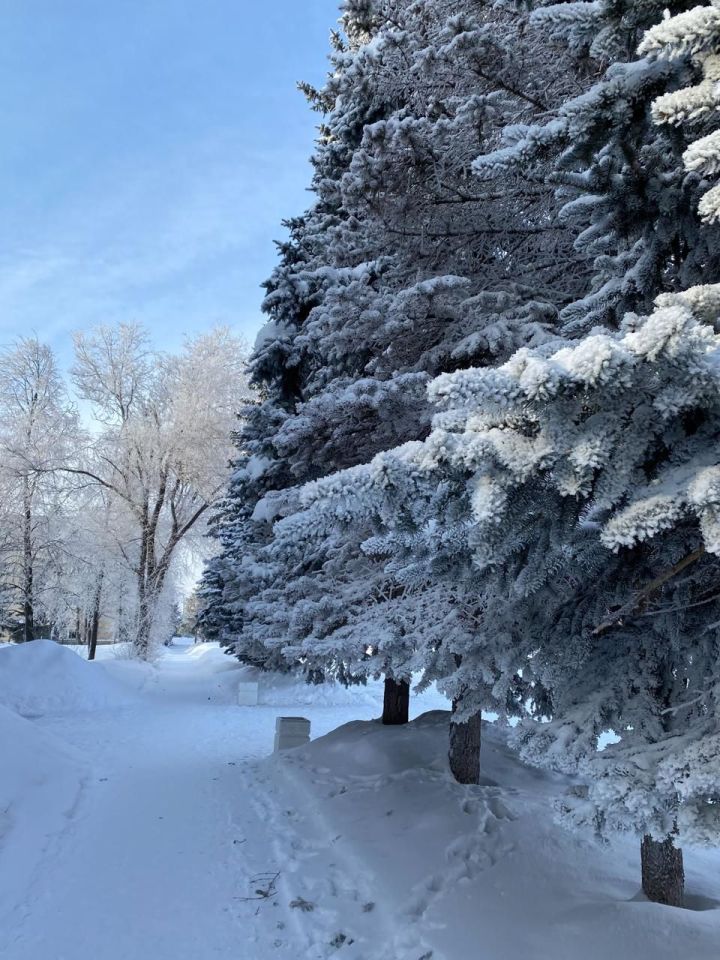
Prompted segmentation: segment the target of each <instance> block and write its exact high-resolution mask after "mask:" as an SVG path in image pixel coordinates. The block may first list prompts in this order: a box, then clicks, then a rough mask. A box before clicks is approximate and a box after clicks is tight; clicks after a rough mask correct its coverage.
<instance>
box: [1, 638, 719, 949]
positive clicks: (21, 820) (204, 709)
mask: <svg viewBox="0 0 720 960" xmlns="http://www.w3.org/2000/svg"><path fill="white" fill-rule="evenodd" d="M36 643H37V642H36ZM37 651H38V648H37V647H36V645H35V644H29V645H26V646H25V647H17V648H13V649H11V650H2V651H1V652H0V671H1V672H0V703H2V704H4V706H0V744H1V745H2V758H1V759H2V767H1V768H0V957H2V958H3V960H136V958H137V960H146V958H147V960H150V958H152V960H211V958H219V960H270V958H273V960H302V958H308V960H321V958H322V960H325V958H331V957H332V958H334V957H338V958H339V960H466V958H467V960H470V958H472V960H475V958H477V960H610V958H611V960H650V958H652V960H670V958H676V957H678V956H682V957H688V958H692V960H710V958H713V960H717V957H718V943H719V942H720V905H719V902H720V856H719V855H718V853H717V852H715V851H701V850H686V852H685V865H686V872H687V889H688V895H689V896H688V902H689V905H690V907H691V908H692V909H688V910H677V909H673V908H669V907H662V906H659V905H657V904H651V903H647V902H645V901H644V900H643V898H642V897H641V896H639V894H638V888H639V863H638V860H639V857H638V845H637V842H636V841H635V840H627V841H626V840H623V841H618V842H616V843H614V844H612V845H605V846H602V845H600V844H598V843H596V842H595V841H594V840H593V839H592V838H591V837H589V836H587V835H576V834H572V833H570V832H568V831H567V829H566V828H563V827H560V826H558V825H557V824H555V822H554V821H553V819H552V813H551V807H552V802H553V800H554V798H555V797H556V796H558V794H560V793H561V792H562V791H563V789H564V788H565V786H566V783H565V781H564V780H563V779H562V778H560V777H550V776H548V775H546V774H543V773H539V772H537V771H534V770H531V769H529V768H527V767H524V766H522V765H521V764H519V763H518V761H517V759H516V758H515V757H514V756H513V755H512V753H511V752H510V750H509V749H508V748H507V747H506V745H505V743H504V739H503V736H502V731H499V730H497V729H495V728H494V727H493V726H492V725H490V724H486V725H485V727H484V731H483V735H484V742H483V783H482V784H481V785H480V786H474V787H466V786H460V785H458V784H456V783H454V782H453V781H452V779H451V777H450V775H449V773H448V770H447V764H446V759H445V751H446V738H447V723H448V714H447V712H446V711H440V710H437V709H436V708H437V707H439V706H442V705H443V700H442V698H440V697H439V695H438V694H436V693H434V692H428V693H426V694H423V695H422V696H419V697H417V698H415V699H414V703H413V709H414V713H415V715H417V714H418V713H419V712H420V713H422V711H426V710H429V711H430V712H425V713H422V715H421V716H419V717H418V718H417V719H416V720H414V722H412V723H411V724H409V725H408V726H405V727H383V726H382V725H381V724H379V723H378V722H376V721H373V720H372V718H373V717H374V716H376V715H377V714H378V713H379V712H380V685H379V684H372V685H370V686H369V687H368V688H358V689H351V690H349V691H345V690H342V689H339V688H334V689H333V688H330V689H328V688H315V687H307V686H306V685H303V684H297V683H295V682H293V681H290V680H288V679H287V678H275V680H274V681H271V680H270V678H267V677H263V678H262V680H261V689H260V694H261V696H260V700H261V702H260V705H258V706H253V707H239V706H237V705H236V703H235V694H236V689H237V683H238V681H239V680H240V679H248V678H249V677H250V676H251V672H249V671H247V670H246V669H245V668H242V667H240V665H239V664H237V663H236V662H235V661H233V660H231V659H229V658H228V657H226V656H224V654H223V653H222V652H221V651H220V650H219V649H218V648H217V647H216V646H214V645H212V644H207V645H198V646H195V647H193V646H185V645H181V646H174V647H171V648H169V649H168V650H166V651H164V653H163V655H162V657H161V658H160V659H159V660H158V661H157V662H156V663H154V664H142V663H138V662H136V661H132V660H129V659H127V658H119V657H118V658H116V657H113V655H112V650H109V649H108V648H104V649H103V651H102V653H101V657H102V659H101V660H100V661H99V662H97V663H93V664H88V663H84V662H83V661H82V659H81V658H80V657H78V656H76V654H75V653H74V652H72V651H70V650H67V649H66V650H60V652H59V653H58V652H57V651H51V650H48V649H45V648H43V649H42V650H41V651H40V653H38V652H37ZM6 657H11V658H13V659H14V660H15V665H14V666H13V667H12V668H10V667H7V666H6V667H5V668H4V669H3V668H2V666H1V665H2V662H3V660H4V658H6ZM70 658H72V660H73V661H74V663H73V664H72V665H71V661H70ZM23 659H25V660H26V661H27V663H26V665H27V666H28V668H31V669H32V673H33V676H34V680H35V688H36V689H37V691H38V694H37V696H36V697H35V699H34V700H32V701H30V700H29V699H28V693H27V690H28V684H27V683H25V680H26V678H25V676H24V675H23V671H22V661H23ZM59 663H62V664H63V666H62V667H60V666H58V664H59ZM18 664H20V665H19V666H18ZM81 676H84V678H85V680H87V681H88V685H87V686H86V685H85V684H84V680H81V679H80V677H81ZM69 678H74V679H73V684H72V695H71V696H70V695H67V694H62V688H63V687H64V683H65V679H69ZM23 684H24V685H23ZM55 684H58V685H59V687H58V689H55V688H54V685H55ZM16 687H17V689H16ZM95 687H96V688H97V691H98V695H97V697H95V698H93V697H91V696H90V692H89V691H91V690H92V689H95ZM43 691H44V693H43ZM78 691H80V692H81V693H82V691H85V692H84V693H82V696H80V693H79V692H78ZM21 694H22V695H21ZM43 697H45V698H46V702H45V703H43ZM13 703H15V704H16V705H18V706H17V707H16V708H14V709H13V708H12V706H11V704H13ZM28 704H30V707H29V708H28ZM48 704H51V706H48ZM73 704H78V706H74V705H73ZM83 704H84V706H83ZM90 704H92V705H90ZM9 705H10V706H9ZM19 708H22V709H23V711H24V712H25V713H26V715H28V716H32V717H33V718H34V719H26V718H25V717H22V716H20V713H19ZM281 713H282V714H283V715H287V714H295V715H303V716H306V717H307V718H308V719H310V720H311V722H312V735H313V737H314V738H315V739H313V741H312V742H311V743H310V744H309V745H308V746H307V747H303V748H300V749H297V750H290V751H286V752H285V753H283V754H279V755H276V756H272V755H270V751H271V749H272V740H273V733H274V724H275V718H276V716H278V715H280V714H281ZM336 728H337V729H336Z"/></svg>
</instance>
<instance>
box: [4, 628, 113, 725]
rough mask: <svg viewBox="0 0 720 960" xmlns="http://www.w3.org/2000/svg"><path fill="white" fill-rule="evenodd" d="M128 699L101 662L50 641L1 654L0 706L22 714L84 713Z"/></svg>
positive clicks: (10, 648)
mask: <svg viewBox="0 0 720 960" xmlns="http://www.w3.org/2000/svg"><path fill="white" fill-rule="evenodd" d="M131 702H132V697H131V695H130V693H129V692H128V690H127V689H126V688H125V687H124V686H123V685H122V684H120V683H118V681H117V680H116V679H115V678H114V677H112V676H110V675H109V674H108V672H107V671H106V670H105V669H104V664H97V663H88V662H86V661H84V660H82V659H81V658H80V657H78V656H77V655H76V654H75V653H73V652H72V651H70V650H68V649H66V648H65V647H62V646H60V644H57V643H55V642H54V641H52V640H33V641H32V642H31V643H21V644H17V645H16V646H10V647H7V648H5V649H3V650H2V651H1V652H0V705H2V706H5V707H8V708H9V709H11V710H14V711H15V712H16V713H19V714H20V715H21V716H23V717H30V718H33V717H42V716H48V715H58V714H68V713H73V714H76V713H85V712H87V711H92V710H101V709H111V708H116V707H124V706H128V705H129V704H130V703H131Z"/></svg>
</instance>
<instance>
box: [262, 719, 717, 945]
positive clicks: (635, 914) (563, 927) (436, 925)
mask: <svg viewBox="0 0 720 960" xmlns="http://www.w3.org/2000/svg"><path fill="white" fill-rule="evenodd" d="M449 720H450V715H449V713H447V712H443V711H433V712H431V713H426V714H424V715H422V716H420V717H418V719H417V720H415V721H414V722H412V723H409V724H407V725H404V726H400V727H384V726H383V725H382V724H380V723H379V722H377V721H369V722H351V723H348V724H346V725H344V726H343V727H340V728H339V729H337V730H334V731H333V732H331V733H329V734H328V735H326V736H324V737H320V738H318V739H317V740H314V741H312V742H311V743H310V744H309V745H307V746H305V747H302V748H299V749H295V750H288V751H285V752H284V753H281V754H277V755H275V756H273V757H271V758H269V759H268V760H266V761H264V762H263V763H262V764H261V765H260V767H259V770H260V778H261V780H262V782H263V793H262V802H263V803H264V804H265V807H266V809H265V811H264V816H265V817H266V819H267V820H268V821H269V822H272V823H274V824H275V827H276V830H277V845H278V850H280V851H282V857H280V856H278V859H277V862H275V861H273V862H272V863H270V865H269V866H268V865H266V866H265V869H270V868H272V869H277V870H279V871H281V874H280V875H279V880H278V900H279V901H280V902H283V901H284V902H286V903H289V904H290V907H291V908H292V905H293V904H296V905H297V904H301V905H303V909H306V910H308V911H311V912H310V913H308V914H307V916H308V918H309V919H308V920H307V921H306V922H304V920H303V917H304V916H305V915H304V914H303V915H302V916H301V917H300V918H299V917H298V910H297V909H289V910H288V911H287V913H288V917H287V920H286V923H287V924H290V923H292V922H295V923H296V924H299V925H300V926H301V932H302V933H303V935H304V936H306V937H307V938H308V939H309V940H310V941H311V943H312V948H313V949H315V950H317V951H318V953H317V955H318V956H320V955H322V956H325V955H326V954H321V953H320V952H319V951H320V950H321V949H324V948H325V947H326V945H327V944H328V943H330V944H332V943H333V942H337V935H338V931H341V933H342V938H343V939H342V942H343V943H347V944H351V945H352V946H353V949H354V950H355V951H356V952H355V953H352V957H362V958H365V957H373V958H374V960H399V958H402V960H417V958H420V957H438V958H444V960H460V958H465V957H475V956H477V955H478V944H480V945H481V952H482V955H483V957H485V956H486V957H488V958H493V960H530V958H532V960H578V958H581V957H582V958H583V960H608V958H609V957H612V958H613V960H651V958H652V960H676V958H677V957H679V956H688V957H690V956H691V957H692V960H717V957H718V942H720V880H719V879H718V877H720V853H718V851H707V850H697V849H689V848H686V850H685V867H686V875H687V893H688V906H690V907H691V909H688V910H677V909H675V908H673V907H662V906H660V905H658V904H655V903H648V902H647V901H646V900H645V899H644V898H643V897H642V896H641V895H640V894H639V886H640V863H639V841H638V840H637V839H635V838H630V839H628V838H623V839H621V840H618V841H617V842H614V843H611V844H600V843H596V842H595V841H594V840H593V838H592V837H591V836H588V834H576V833H573V832H571V831H570V830H568V829H567V828H566V827H563V826H560V825H559V824H557V823H556V821H555V819H554V817H553V803H554V801H555V800H556V799H557V798H558V797H559V796H561V795H562V794H563V793H564V791H565V790H566V789H567V788H568V787H569V786H570V781H568V780H567V779H566V778H563V777H560V776H550V775H547V774H545V773H543V772H539V771H536V770H533V769H532V768H529V767H527V766H525V765H524V764H523V763H521V762H520V761H519V760H518V758H517V757H516V756H515V754H514V753H513V752H512V750H510V748H509V747H508V746H507V743H506V740H505V735H504V729H502V728H499V727H497V726H496V725H494V724H490V723H485V724H483V745H482V757H481V765H482V783H481V784H480V785H478V786H461V785H459V784H457V783H455V782H454V781H453V779H452V777H451V775H450V772H449V770H448V765H447V744H448V724H449ZM328 890H330V891H331V894H329V893H328ZM359 905H361V906H360V907H359ZM398 918H401V922H398ZM271 920H272V922H273V923H274V922H275V921H276V920H277V917H276V916H275V915H272V917H271ZM269 922H270V921H269ZM270 933H271V930H268V936H269V935H270ZM309 952H312V951H309ZM313 955H315V954H313ZM348 956H350V953H349V954H348Z"/></svg>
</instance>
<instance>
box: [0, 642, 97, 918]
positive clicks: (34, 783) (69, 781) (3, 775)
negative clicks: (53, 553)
mask: <svg viewBox="0 0 720 960" xmlns="http://www.w3.org/2000/svg"><path fill="white" fill-rule="evenodd" d="M4 656H5V654H3V657H4ZM0 744H2V768H1V770H0V908H1V909H5V908H9V907H10V906H11V905H12V904H13V903H14V898H16V897H17V895H18V892H19V891H23V890H25V889H27V887H28V886H29V885H30V883H31V880H32V875H33V872H34V870H35V867H36V865H37V863H38V861H39V860H40V858H41V856H42V854H43V853H44V851H45V850H46V848H47V847H48V845H49V843H50V842H51V840H52V838H53V837H54V836H55V835H57V834H58V833H60V832H61V831H62V830H63V829H64V828H65V827H66V826H67V823H68V821H69V819H70V818H71V817H72V815H73V812H74V809H75V805H76V803H77V801H78V797H79V795H80V790H81V787H82V783H83V780H84V777H85V775H86V770H85V767H84V764H83V762H82V760H81V759H80V758H79V757H78V756H77V755H76V754H74V753H73V751H72V750H71V749H70V748H69V747H67V746H65V745H64V744H62V743H61V742H60V741H59V740H56V739H55V738H54V737H53V736H52V735H51V734H49V733H47V732H46V731H45V730H43V729H41V728H40V727H38V726H37V725H36V724H34V723H33V722H32V721H30V720H25V719H23V718H22V717H19V716H18V715H17V713H13V712H12V711H11V710H8V709H7V708H6V707H3V706H0Z"/></svg>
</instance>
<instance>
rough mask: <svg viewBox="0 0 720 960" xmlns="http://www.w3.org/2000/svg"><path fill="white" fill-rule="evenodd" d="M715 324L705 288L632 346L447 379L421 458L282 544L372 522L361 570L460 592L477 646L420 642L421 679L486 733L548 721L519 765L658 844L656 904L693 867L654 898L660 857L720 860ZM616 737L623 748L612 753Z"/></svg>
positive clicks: (584, 812) (332, 496)
mask: <svg viewBox="0 0 720 960" xmlns="http://www.w3.org/2000/svg"><path fill="white" fill-rule="evenodd" d="M719 321H720V288H719V287H700V288H695V289H691V290H689V291H687V292H686V293H685V294H681V295H664V296H663V297H661V298H660V301H659V303H658V307H657V309H656V310H655V312H654V313H653V314H651V315H650V316H649V317H647V318H642V317H638V316H637V315H634V314H631V315H628V316H627V317H626V319H625V322H624V324H623V326H622V327H621V329H620V330H619V331H618V332H615V333H612V332H604V331H596V332H594V333H593V334H591V335H589V336H587V337H586V338H584V339H583V340H582V341H580V342H579V343H573V342H572V341H568V342H567V343H566V344H565V345H559V344H557V343H556V344H553V345H551V346H548V347H546V348H544V349H535V350H522V351H519V352H518V354H516V355H515V356H514V357H513V358H512V359H511V360H510V361H509V362H508V363H506V364H505V365H503V366H501V367H500V368H498V369H493V370H482V369H475V370H468V371H462V372H458V373H455V374H449V375H444V376H442V377H440V378H438V380H436V381H435V382H434V384H433V385H432V387H431V396H432V398H433V399H434V401H435V403H436V404H438V405H439V406H440V407H441V408H442V412H440V413H439V414H438V415H437V416H436V419H435V423H434V426H433V430H432V432H431V434H430V436H429V437H428V438H427V440H425V441H424V442H421V443H412V444H408V445H405V446H404V447H402V448H399V449H398V450H396V451H391V452H388V453H384V454H380V455H379V456H378V457H376V458H375V459H374V461H373V462H372V463H371V464H370V465H368V466H361V467H356V468H354V469H353V470H350V471H346V472H345V473H341V474H338V475H337V476H335V477H329V478H327V479H325V480H320V481H317V482H315V483H314V484H311V485H309V486H308V487H306V488H305V490H304V491H303V492H302V494H301V506H302V509H301V510H299V511H298V512H296V513H295V514H294V515H293V516H291V517H288V518H287V519H286V520H283V521H281V522H280V523H279V524H278V525H277V527H278V529H277V535H278V536H282V537H284V538H286V539H287V540H288V542H292V543H294V544H296V545H300V544H302V543H303V542H305V543H310V544H312V542H313V541H314V540H317V539H323V538H326V537H327V536H328V535H330V534H331V533H332V532H333V531H338V530H342V527H343V525H347V524H360V526H361V527H364V525H365V523H366V520H367V518H368V517H369V516H374V517H375V518H376V519H377V522H378V524H379V527H380V528H381V534H380V536H379V538H376V540H375V542H371V543H369V544H367V549H371V550H379V551H381V552H383V553H384V554H385V556H386V558H387V561H386V562H387V569H388V570H389V571H390V572H391V573H392V574H393V577H394V578H395V581H396V583H398V584H409V583H411V582H413V581H414V580H417V578H418V577H423V576H425V577H427V578H428V579H429V580H431V581H432V582H433V583H434V584H435V587H436V589H438V588H439V585H440V584H443V583H446V584H447V585H448V586H447V589H448V590H451V591H453V592H454V593H455V596H456V607H458V608H459V609H461V608H460V601H464V602H465V604H466V606H467V611H468V612H467V613H465V616H466V617H467V616H468V615H474V618H475V619H474V623H473V629H472V631H467V630H462V629H461V628H459V626H458V624H456V625H455V626H454V629H452V628H451V624H450V623H449V621H446V622H445V624H444V627H445V633H444V637H442V638H438V637H433V636H432V629H431V627H430V626H429V625H428V624H426V625H425V627H426V632H425V634H424V640H425V642H424V643H423V648H424V649H423V650H422V651H417V648H416V653H420V652H422V654H423V656H422V658H420V657H418V659H417V660H416V664H417V665H418V666H420V665H423V662H424V664H425V665H426V667H427V669H429V670H430V671H431V675H432V671H438V672H439V673H440V675H441V678H442V674H444V679H442V684H443V686H444V687H445V688H446V689H447V690H448V692H450V693H451V694H453V693H456V692H460V691H462V696H463V700H464V706H463V709H464V710H466V711H469V712H470V713H473V712H475V711H476V710H477V708H478V707H483V708H490V709H493V710H496V711H497V712H499V713H501V714H504V715H505V716H509V715H514V716H516V717H520V718H522V717H523V715H524V716H525V717H526V718H529V717H533V718H534V719H532V720H531V719H526V720H525V722H523V723H521V724H520V725H519V726H518V727H517V728H516V732H515V736H514V739H515V742H516V744H517V746H518V749H519V750H520V751H521V754H522V755H523V756H524V757H525V758H526V759H528V760H530V761H531V762H533V763H536V764H542V765H550V766H553V767H555V768H559V769H562V770H564V771H566V772H572V773H574V774H579V775H581V776H583V777H584V778H585V782H586V783H587V788H586V789H585V790H579V789H578V790H576V791H575V793H574V795H572V796H569V797H568V798H567V802H566V804H565V814H566V815H567V816H568V817H569V818H570V819H573V820H575V821H576V822H582V823H591V824H592V825H593V826H594V827H595V828H596V829H598V830H600V831H601V832H609V831H612V830H630V831H635V832H638V833H640V834H643V835H646V839H645V841H644V853H645V865H646V868H647V869H648V872H646V875H645V877H644V883H645V887H646V890H647V892H648V893H649V894H650V895H651V896H654V898H656V899H657V898H659V899H665V900H667V901H668V902H677V901H678V899H679V897H680V895H681V889H680V886H681V885H680V879H681V876H680V874H681V862H680V873H678V871H677V870H676V872H675V875H674V876H672V877H670V878H669V879H668V878H664V882H661V883H660V884H659V887H658V884H657V880H656V878H653V876H652V875H651V874H650V873H649V868H650V866H651V861H652V859H653V857H657V856H658V854H659V853H662V854H663V855H665V856H671V846H670V844H668V843H666V842H660V843H655V842H654V841H653V840H652V839H651V838H660V839H661V840H662V838H665V837H667V836H668V835H678V836H679V837H680V838H685V839H687V840H689V841H691V842H711V843H717V842H718V841H720V821H719V820H718V818H717V811H716V808H717V796H718V792H719V789H720V784H718V782H717V777H716V769H715V762H714V757H715V753H716V749H717V742H718V741H717V738H718V735H719V733H720V731H719V730H718V727H717V723H716V720H715V716H716V713H717V710H716V705H715V698H716V697H717V691H718V689H719V687H718V681H719V679H720V678H719V677H718V673H717V662H718V652H719V651H718V647H717V636H716V630H715V624H716V622H717V619H718V613H720V609H718V603H719V601H718V597H719V596H720V594H719V591H718V586H719V584H718V578H717V561H716V559H715V558H716V555H717V553H718V551H720V539H718V530H717V523H718V519H717V518H718V515H719V514H718V499H717V496H718V494H717V490H718V486H717V481H718V477H717V474H718V467H717V464H716V459H717V457H716V449H717V443H718V439H719V437H720V407H719V406H718V397H719V396H720V392H719V391H718V386H719V382H718V370H719V369H720V366H718V357H719V356H720V352H719V351H720V339H719V338H718V335H717V333H716V330H717V329H718V327H720V322H719ZM438 484H440V485H441V486H442V487H444V488H445V489H444V493H443V495H442V500H441V499H439V498H438V495H437V490H438ZM443 503H444V504H445V506H444V507H443V509H441V510H438V506H441V505H442V504H443ZM447 506H450V509H449V510H448V509H447ZM298 549H299V547H298ZM445 609H448V607H447V605H446V606H445ZM432 619H433V618H432V615H431V617H430V618H429V620H430V623H431V622H432ZM438 658H444V659H443V661H442V662H439V659H438ZM538 721H543V722H538ZM607 729H613V730H615V731H616V732H617V733H618V734H619V735H620V740H619V742H618V743H617V744H615V745H613V746H610V747H608V748H606V749H605V750H604V751H603V752H598V751H597V744H598V737H599V735H600V734H601V733H602V732H603V731H605V730H607ZM675 866H676V867H677V866H678V862H677V857H675Z"/></svg>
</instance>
